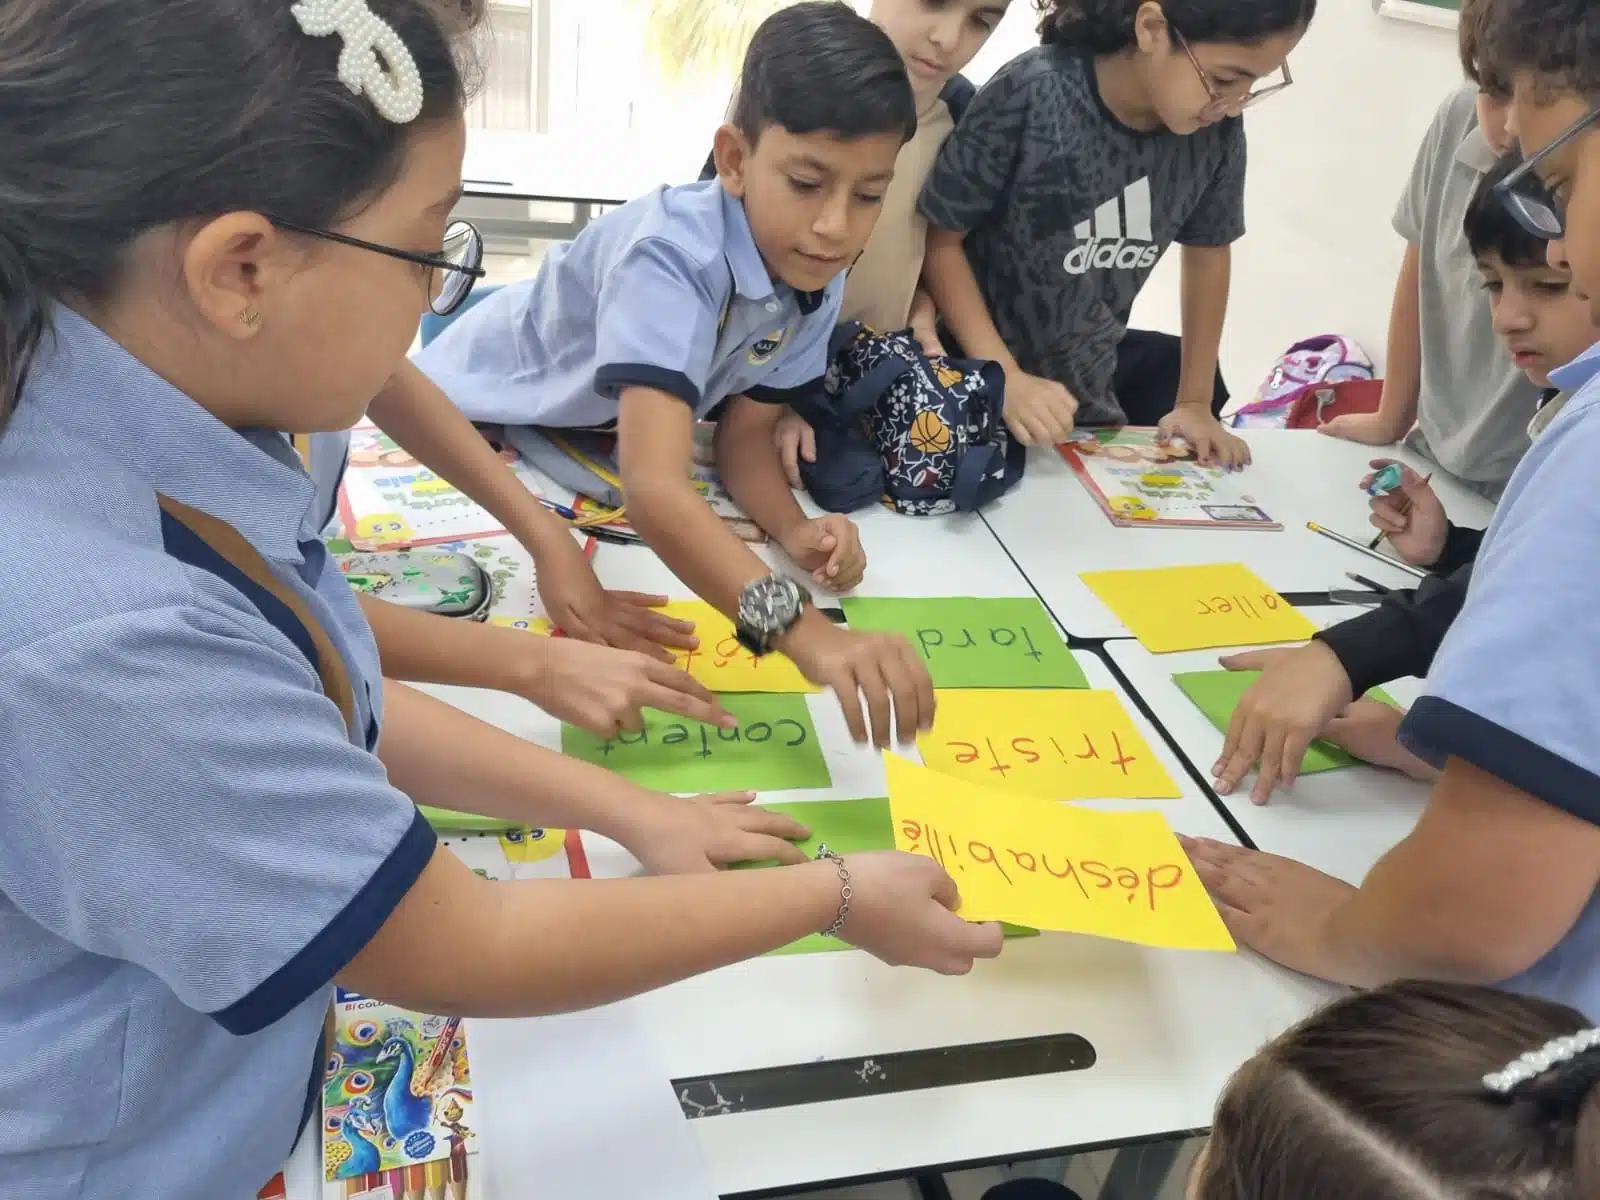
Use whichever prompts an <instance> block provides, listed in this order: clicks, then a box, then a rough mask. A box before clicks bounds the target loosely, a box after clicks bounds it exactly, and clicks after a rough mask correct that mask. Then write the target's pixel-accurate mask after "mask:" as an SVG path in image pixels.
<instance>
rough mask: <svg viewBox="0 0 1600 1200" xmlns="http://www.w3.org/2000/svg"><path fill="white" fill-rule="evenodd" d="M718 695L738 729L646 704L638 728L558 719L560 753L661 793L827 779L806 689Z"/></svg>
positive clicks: (809, 784) (781, 786)
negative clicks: (609, 729) (608, 732)
mask: <svg viewBox="0 0 1600 1200" xmlns="http://www.w3.org/2000/svg"><path fill="white" fill-rule="evenodd" d="M718 699H719V700H721V701H722V707H723V708H725V709H727V710H728V712H730V713H732V714H733V715H734V716H735V717H736V718H738V721H739V727H738V728H737V729H718V728H717V727H716V726H714V725H702V724H701V723H700V722H698V721H690V720H687V719H685V718H683V717H675V716H671V715H669V714H667V713H662V712H657V711H656V710H655V709H646V710H645V714H644V719H645V726H644V729H643V731H641V732H639V733H623V734H619V735H618V736H617V737H615V738H602V737H596V736H595V735H594V734H592V733H586V732H585V731H584V730H582V729H577V728H575V727H574V726H571V725H562V726H561V752H562V753H563V754H569V755H571V756H572V757H573V758H581V759H583V760H584V761H585V762H592V763H594V764H595V765H596V766H601V767H605V768H606V769H607V770H608V771H615V772H616V773H617V774H619V775H622V776H624V777H625V778H628V779H631V780H633V781H634V782H635V783H638V784H643V785H644V786H645V787H652V788H656V789H658V790H660V791H663V792H727V791H734V790H737V789H748V790H750V791H755V792H781V791H784V790H786V789H789V788H825V787H827V786H829V784H831V783H832V779H831V778H830V777H829V775H828V766H827V764H826V763H825V762H823V760H822V746H821V745H820V744H819V743H818V741H817V731H816V728H815V727H814V726H813V725H812V724H811V713H810V711H809V710H808V709H807V708H806V698H805V697H804V696H802V695H796V694H792V693H791V694H764V693H751V694H743V695H726V696H719V697H718Z"/></svg>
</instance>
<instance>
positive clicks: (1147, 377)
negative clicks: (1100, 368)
mask: <svg viewBox="0 0 1600 1200" xmlns="http://www.w3.org/2000/svg"><path fill="white" fill-rule="evenodd" d="M1182 367H1183V339H1182V338H1180V337H1175V336H1174V335H1173V334H1170V333H1156V332H1154V331H1152V330H1148V329H1130V330H1128V332H1127V333H1126V334H1124V335H1123V338H1122V342H1121V344H1120V345H1118V346H1117V370H1116V374H1115V375H1113V376H1112V377H1111V390H1112V392H1113V394H1114V395H1115V396H1116V397H1117V402H1118V403H1119V404H1121V405H1122V411H1123V412H1124V413H1126V414H1127V415H1128V424H1129V425H1155V424H1157V423H1158V422H1159V421H1160V420H1161V418H1162V417H1164V416H1166V415H1167V414H1168V413H1169V412H1171V411H1172V406H1173V405H1175V404H1176V403H1177V402H1178V375H1179V374H1180V372H1181V370H1182ZM1227 402H1228V385H1227V384H1225V383H1223V382H1222V368H1220V367H1218V368H1217V377H1216V379H1215V380H1214V381H1213V383H1212V385H1211V411H1212V412H1213V413H1215V414H1217V415H1219V416H1220V415H1221V413H1222V406H1223V405H1224V404H1226V403H1227Z"/></svg>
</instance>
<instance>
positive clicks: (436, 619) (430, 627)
mask: <svg viewBox="0 0 1600 1200" xmlns="http://www.w3.org/2000/svg"><path fill="white" fill-rule="evenodd" d="M360 599H361V608H362V611H363V612H365V613H366V616H367V623H368V624H369V625H371V626H372V636H373V638H374V640H375V641H376V642H377V643H378V654H379V657H380V658H381V659H382V661H383V673H384V674H385V675H387V676H388V677H389V678H390V679H403V680H409V681H411V682H413V683H439V684H452V685H455V686H458V687H477V688H490V689H493V690H495V691H501V692H511V693H513V694H514V695H518V696H523V697H525V698H526V699H528V700H531V701H532V702H533V703H534V704H536V705H538V706H539V707H540V708H542V709H544V710H545V711H546V712H548V713H550V714H551V715H552V716H555V717H557V718H559V719H560V720H563V721H568V722H570V723H571V724H573V725H577V726H579V727H580V728H583V729H587V730H589V732H591V733H594V734H598V735H599V736H601V737H615V736H616V735H617V733H618V732H619V731H620V730H623V729H635V728H637V727H638V725H639V722H640V720H641V717H640V713H641V712H642V711H643V710H644V709H646V708H655V709H660V710H661V711H662V712H670V713H677V714H678V715H680V716H685V717H688V718H690V719H691V720H695V721H705V722H707V723H709V724H714V725H722V726H724V727H731V726H732V724H734V718H733V717H731V716H730V715H729V714H728V713H726V712H724V711H723V709H722V706H721V705H720V704H719V703H717V698H716V697H715V696H713V695H712V694H711V693H710V692H709V691H707V690H706V689H705V688H704V687H703V686H701V684H700V683H698V682H697V681H696V680H694V679H693V678H691V677H690V676H689V675H688V674H687V673H686V672H684V671H680V670H678V669H677V668H676V667H672V666H668V665H667V664H666V663H662V662H658V661H656V660H655V659H654V658H651V657H649V656H647V655H644V654H638V653H635V652H633V651H629V650H612V649H610V648H609V647H605V646H593V645H590V644H588V643H586V642H578V641H574V640H572V639H571V638H551V637H540V636H538V635H536V634H531V633H526V632H524V631H522V630H517V629H502V628H498V627H496V626H493V625H479V624H477V623H475V622H472V621H461V620H456V619H454V618H451V617H441V616H435V615H433V614H431V613H422V612H417V611H416V610H414V609H410V608H406V607H404V606H403V605H399V604H390V603H388V602H387V601H384V600H379V599H378V598H377V597H375V596H367V595H362V596H361V597H360Z"/></svg>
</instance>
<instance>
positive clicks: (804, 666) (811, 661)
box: [782, 620, 933, 748]
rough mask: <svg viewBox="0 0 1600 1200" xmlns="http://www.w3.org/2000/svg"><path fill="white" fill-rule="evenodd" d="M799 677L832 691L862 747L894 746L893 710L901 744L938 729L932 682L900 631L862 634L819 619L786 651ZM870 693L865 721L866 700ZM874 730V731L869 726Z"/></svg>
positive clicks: (791, 642)
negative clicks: (867, 743) (863, 700)
mask: <svg viewBox="0 0 1600 1200" xmlns="http://www.w3.org/2000/svg"><path fill="white" fill-rule="evenodd" d="M782 649H783V652H784V653H785V654H787V655H788V656H789V657H790V658H791V659H793V660H794V664H795V666H797V667H799V668H800V673H801V674H802V675H804V676H805V677H806V678H807V679H809V680H811V682H812V683H820V684H821V685H822V686H823V687H826V688H830V689H831V690H832V691H833V693H834V695H835V696H837V697H838V699H839V707H840V708H841V709H843V710H844V721H845V724H846V725H848V726H849V727H850V736H851V738H853V739H854V740H855V741H856V743H857V744H860V743H863V742H865V741H866V740H867V737H868V734H869V733H870V734H871V738H872V743H873V745H875V746H878V747H880V748H886V747H887V746H888V745H889V735H890V729H889V724H890V709H891V706H892V708H893V715H894V727H895V734H896V736H897V737H898V740H899V741H900V743H901V744H902V745H909V744H910V743H911V742H913V741H915V740H916V736H917V734H918V733H919V732H923V731H926V730H929V729H932V728H933V680H932V679H931V678H930V677H929V675H928V668H927V667H926V666H924V665H923V662H922V660H921V659H920V658H918V657H917V652H916V651H915V650H913V649H912V648H911V643H910V642H908V641H907V640H906V639H905V637H904V636H902V635H901V634H898V633H857V632H855V631H853V630H848V629H841V628H839V626H837V625H835V624H833V623H832V622H830V621H825V620H819V621H815V622H813V623H812V624H810V625H809V626H807V627H805V628H803V629H802V630H800V631H798V632H797V633H796V635H795V636H794V637H793V638H791V639H789V644H788V645H785V646H783V647H782ZM863 693H865V694H866V698H867V713H866V720H864V721H863V720H862V715H861V696H862V694H863ZM869 726H870V729H869V728H868V727H869Z"/></svg>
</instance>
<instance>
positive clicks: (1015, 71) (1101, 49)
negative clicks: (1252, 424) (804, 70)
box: [921, 0, 1316, 467]
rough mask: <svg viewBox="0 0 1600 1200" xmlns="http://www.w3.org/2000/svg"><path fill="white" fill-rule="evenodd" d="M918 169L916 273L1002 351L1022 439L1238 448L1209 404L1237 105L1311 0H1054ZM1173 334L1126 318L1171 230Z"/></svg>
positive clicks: (954, 326) (1270, 67) (1238, 228)
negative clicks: (1175, 303) (933, 161)
mask: <svg viewBox="0 0 1600 1200" xmlns="http://www.w3.org/2000/svg"><path fill="white" fill-rule="evenodd" d="M1040 7H1041V8H1042V9H1043V12H1044V15H1043V18H1042V19H1041V21H1040V25H1039V31H1040V36H1041V41H1042V42H1043V44H1042V45H1041V46H1040V47H1039V48H1038V49H1036V50H1030V51H1028V52H1026V53H1024V54H1022V55H1020V56H1018V57H1017V58H1015V59H1013V60H1012V61H1011V62H1010V63H1008V64H1007V65H1006V66H1005V67H1003V68H1002V69H1001V70H1000V71H999V72H998V73H997V74H996V75H995V76H994V78H993V79H991V80H990V81H989V83H988V85H987V86H986V87H985V88H984V89H983V91H982V92H980V93H979V94H978V96H977V98H976V99H975V100H974V101H973V102H972V105H971V107H970V108H969V109H968V111H967V113H966V115H965V117H964V118H963V119H962V122H961V124H960V125H959V126H958V127H957V128H956V131H955V133H953V134H952V135H951V137H950V139H949V141H947V142H946V143H945V146H944V150H943V152H942V154H941V155H940V158H939V162H938V165H937V166H936V167H935V168H934V171H933V174H932V175H931V176H930V178H929V180H928V182H927V185H926V186H925V187H924V189H923V193H922V200H921V210H922V212H923V213H924V215H926V216H927V218H928V220H929V222H930V226H931V228H930V230H929V238H928V252H927V262H926V265H925V267H924V270H923V278H924V281H925V282H926V285H927V287H928V291H929V292H930V294H931V295H932V296H933V299H934V301H935V303H936V304H937V306H938V309H939V312H940V313H941V314H943V316H944V319H945V321H946V323H947V325H948V327H949V332H950V334H951V335H952V337H953V339H954V340H955V341H957V342H959V343H960V346H961V349H962V350H963V351H964V352H965V353H967V354H970V355H974V356H977V357H981V358H988V359H993V360H995V361H997V362H999V363H1001V364H1002V365H1003V366H1004V367H1005V370H1006V423H1007V425H1009V426H1010V428H1011V431H1012V433H1013V434H1014V435H1015V436H1016V437H1018V438H1019V439H1021V440H1022V441H1023V442H1025V443H1027V444H1029V445H1048V444H1051V443H1056V442H1061V441H1064V440H1065V439H1066V437H1067V436H1068V434H1069V433H1070V432H1071V431H1072V429H1073V427H1074V426H1075V425H1119V424H1123V423H1129V424H1134V425H1158V424H1159V426H1160V427H1161V429H1162V430H1163V432H1165V433H1166V434H1168V435H1170V436H1178V437H1182V438H1184V439H1185V440H1186V441H1187V442H1189V443H1190V445H1191V446H1192V447H1193V449H1194V450H1195V452H1196V455H1197V457H1198V458H1199V459H1200V460H1201V461H1203V462H1208V463H1216V464H1221V465H1225V466H1229V467H1237V466H1242V465H1244V464H1245V463H1247V462H1248V461H1249V459H1250V451H1249V448H1248V447H1247V446H1246V445H1245V443H1244V441H1243V440H1241V439H1240V438H1238V437H1235V436H1234V435H1233V434H1231V433H1228V432H1227V431H1226V430H1224V429H1223V427H1222V425H1221V423H1220V422H1219V421H1218V420H1217V417H1216V415H1215V414H1216V413H1217V412H1218V411H1219V410H1220V409H1221V406H1222V404H1223V403H1224V402H1225V401H1226V399H1227V390H1226V388H1225V387H1224V385H1223V383H1222V378H1221V374H1220V372H1219V371H1218V369H1217V354H1218V347H1219V344H1220V342H1221V337H1222V324H1223V318H1224V315H1225V314H1226V310H1227V302H1228V279H1229V271H1230V259H1231V255H1230V251H1229V246H1230V245H1231V243H1232V242H1234V241H1235V240H1237V239H1238V238H1239V237H1240V236H1241V235H1242V234H1243V233H1244V174H1245V137H1244V126H1243V123H1242V122H1241V120H1240V113H1241V112H1242V111H1243V110H1244V109H1245V108H1248V107H1249V106H1250V105H1251V104H1254V103H1257V102H1259V101H1260V100H1263V99H1265V98H1267V97H1269V96H1271V95H1273V94H1275V93H1277V92H1279V91H1281V90H1282V89H1284V88H1285V87H1287V86H1288V85H1289V83H1290V82H1291V78H1292V77H1291V75H1290V73H1289V68H1288V56H1289V54H1290V52H1291V51H1292V50H1293V49H1294V47H1295V45H1296V44H1297V43H1298V42H1299V40H1300V38H1301V36H1302V35H1303V34H1304V33H1305V31H1306V26H1307V25H1308V24H1309V23H1310V21H1311V18H1312V15H1313V13H1314V12H1315V8H1316V0H1166V3H1164V4H1163V3H1157V2H1156V0H1056V2H1054V3H1042V4H1041V5H1040ZM1174 242H1176V243H1178V244H1179V245H1180V246H1181V247H1182V248H1183V249H1182V254H1183V260H1182V266H1183V281H1182V289H1183V336H1182V338H1177V337H1173V336H1170V335H1167V334H1159V333H1148V332H1143V331H1137V330H1134V331H1130V330H1129V329H1128V315H1129V312H1130V311H1131V309H1132V307H1133V303H1134V300H1135V299H1136V298H1137V297H1138V295H1139V291H1140V289H1141V288H1143V286H1144V283H1145V280H1146V279H1148V278H1149V276H1150V272H1151V271H1152V270H1153V269H1154V268H1155V265H1156V263H1157V261H1158V260H1159V259H1160V257H1161V255H1162V254H1163V253H1165V251H1166V249H1167V247H1168V246H1170V245H1171V244H1172V243H1174Z"/></svg>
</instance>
